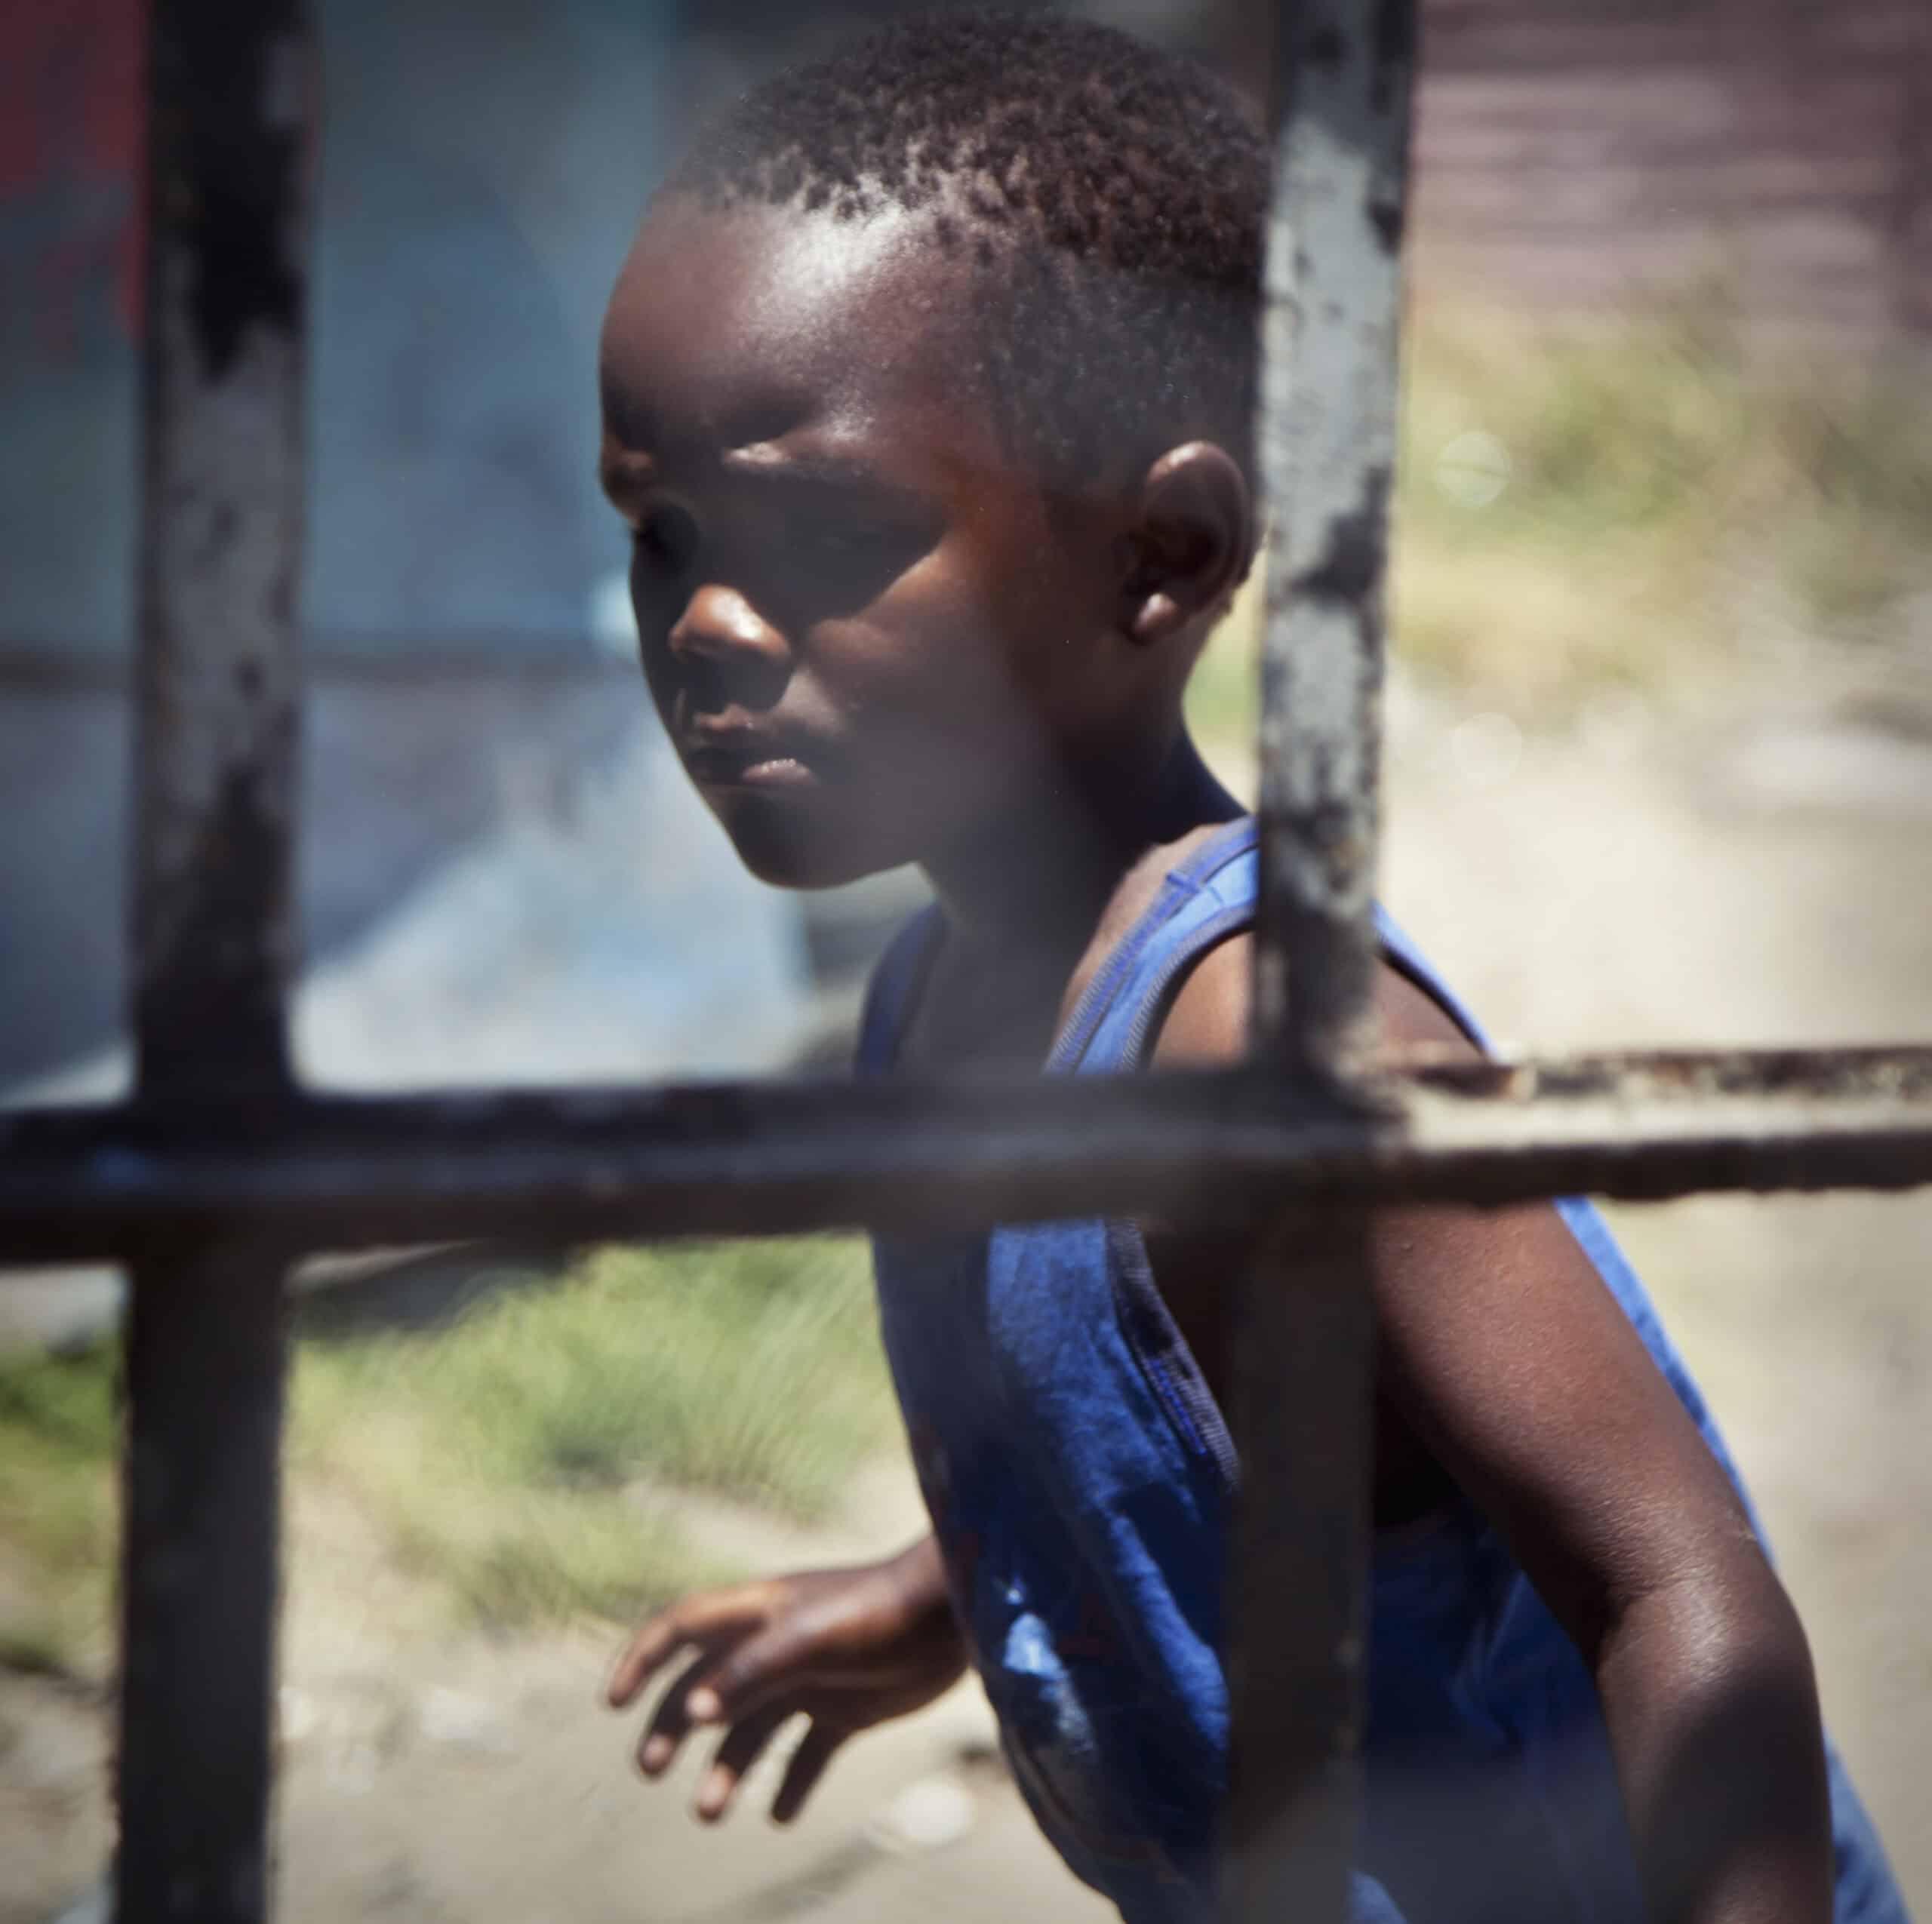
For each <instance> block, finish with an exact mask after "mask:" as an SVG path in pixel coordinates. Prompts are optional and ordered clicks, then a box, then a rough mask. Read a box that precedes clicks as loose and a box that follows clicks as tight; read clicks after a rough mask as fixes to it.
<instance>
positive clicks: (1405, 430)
mask: <svg viewBox="0 0 1932 1924" xmlns="http://www.w3.org/2000/svg"><path fill="white" fill-rule="evenodd" d="M1406 347H1407V355H1408V362H1407V380H1406V383H1405V389H1404V407H1403V419H1402V435H1401V474H1400V477H1399V480H1398V494H1397V504H1396V519H1395V551H1394V558H1393V570H1392V587H1391V601H1392V606H1391V616H1392V643H1393V647H1394V649H1395V652H1396V653H1397V654H1398V656H1400V657H1401V658H1402V659H1405V660H1406V661H1407V662H1408V663H1409V664H1410V665H1411V666H1412V667H1414V668H1416V669H1417V670H1418V671H1420V672H1423V673H1424V674H1426V675H1429V676H1432V677H1434V678H1441V679H1444V680H1447V681H1453V682H1456V683H1459V684H1465V685H1467V686H1469V687H1474V688H1478V689H1481V690H1485V691H1486V692H1487V694H1488V695H1489V696H1491V697H1492V698H1494V699H1496V700H1497V701H1498V702H1500V703H1502V704H1503V705H1509V706H1512V707H1513V708H1518V709H1519V710H1520V709H1540V710H1545V711H1558V712H1560V711H1561V710H1563V709H1565V708H1568V707H1569V706H1570V705H1572V704H1573V703H1574V702H1576V701H1577V700H1578V699H1580V698H1583V697H1585V696H1588V695H1589V694H1590V693H1592V692H1593V691H1595V690H1600V689H1601V688H1602V687H1604V686H1605V685H1606V684H1632V685H1635V686H1637V687H1641V688H1643V689H1644V690H1645V691H1646V692H1649V693H1659V692H1663V691H1665V690H1666V689H1668V688H1669V687H1672V686H1673V685H1675V686H1681V685H1684V684H1687V683H1688V684H1699V683H1706V682H1708V681H1712V680H1714V679H1717V678H1721V677H1723V676H1724V675H1726V674H1727V673H1728V672H1730V669H1731V668H1733V667H1734V666H1735V665H1736V663H1737V660H1738V659H1739V658H1740V656H1755V655H1759V654H1770V655H1774V654H1777V653H1780V652H1789V651H1791V650H1803V649H1804V648H1806V647H1811V646H1822V647H1826V648H1828V649H1829V648H1842V649H1845V650H1861V649H1862V650H1872V649H1880V648H1886V647H1894V646H1898V645H1901V644H1905V643H1906V642H1907V641H1908V640H1909V638H1910V637H1911V636H1912V633H1913V632H1914V629H1917V631H1918V632H1919V634H1920V636H1921V642H1923V640H1924V635H1925V632H1926V631H1927V630H1929V629H1932V613H1928V610H1932V381H1928V380H1927V379H1926V378H1925V377H1926V374H1927V367H1926V362H1925V358H1924V351H1923V349H1909V348H1901V349H1899V350H1898V352H1897V358H1887V357H1885V356H1883V355H1873V354H1872V353H1869V352H1856V353H1854V352H1850V351H1849V350H1844V351H1838V352H1834V351H1833V350H1832V349H1830V348H1829V347H1828V346H1821V345H1819V344H1817V343H1812V344H1810V345H1809V346H1805V347H1803V348H1798V347H1787V348H1783V349H1780V348H1777V347H1774V346H1765V345H1762V344H1760V345H1758V346H1747V345H1746V343H1745V340H1744V337H1743V334H1742V333H1741V332H1740V330H1739V329H1738V328H1737V327H1735V326H1734V325H1733V324H1732V322H1731V320H1730V316H1729V315H1728V314H1727V310H1726V309H1725V308H1724V306H1723V304H1722V303H1721V302H1720V301H1718V300H1715V299H1704V300H1700V301H1697V302H1694V303H1687V304H1686V305H1684V306H1682V307H1681V308H1679V309H1675V310H1672V311H1669V312H1666V313H1664V314H1662V315H1659V316H1657V317H1655V318H1651V319H1649V320H1645V321H1623V322H1619V323H1615V324H1612V323H1610V322H1607V321H1598V322H1595V323H1593V324H1589V325H1588V326H1585V325H1583V324H1577V323H1572V324H1569V325H1568V326H1567V327H1559V326H1557V325H1555V324H1552V323H1551V322H1549V321H1547V320H1546V319H1543V320H1540V319H1537V318H1533V317H1525V316H1521V315H1515V314H1512V313H1510V312H1506V311H1503V310H1500V309H1471V308H1463V309H1460V310H1458V309H1445V308H1444V307H1442V306H1439V305H1438V306H1432V307H1429V308H1426V309H1423V310H1420V311H1419V312H1418V314H1417V317H1416V320H1415V322H1414V325H1413V326H1412V327H1411V333H1410V337H1409V339H1408V340H1407V343H1406ZM1915 357H1916V358H1915ZM1257 618H1258V598H1257V597H1255V596H1254V595H1247V596H1246V597H1244V601H1243V603H1242V604H1241V607H1239V608H1238V610H1237V611H1236V616H1235V619H1234V620H1233V622H1232V623H1231V626H1232V628H1233V629H1234V630H1235V635H1232V636H1230V637H1229V638H1228V640H1227V641H1223V642H1222V643H1221V644H1218V645H1217V648H1216V649H1215V650H1213V651H1211V653H1210V656H1209V658H1208V660H1207V662H1206V663H1205V664H1204V668H1203V671H1202V674H1201V677H1200V678H1198V680H1199V684H1200V685H1199V687H1198V689H1197V692H1196V694H1195V703H1194V713H1195V719H1196V721H1197V724H1198V726H1200V727H1202V728H1203V729H1204V730H1207V732H1210V733H1214V732H1221V731H1226V730H1238V729H1240V728H1242V727H1244V726H1245V724H1246V718H1247V715H1249V714H1251V707H1252V699H1251V693H1250V692H1249V690H1248V687H1247V682H1248V680H1249V676H1250V659H1251V656H1250V650H1251V644H1252V639H1253V634H1254V625H1255V622H1256V621H1257ZM1230 644H1232V645H1230Z"/></svg>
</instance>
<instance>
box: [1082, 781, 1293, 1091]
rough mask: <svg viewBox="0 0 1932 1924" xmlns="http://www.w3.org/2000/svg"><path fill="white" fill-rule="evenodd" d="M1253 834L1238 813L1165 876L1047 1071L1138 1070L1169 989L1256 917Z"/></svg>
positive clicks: (1250, 820) (1103, 967)
mask: <svg viewBox="0 0 1932 1924" xmlns="http://www.w3.org/2000/svg"><path fill="white" fill-rule="evenodd" d="M1255 834H1256V827H1255V822H1254V817H1253V816H1241V817H1240V818H1238V819H1237V820H1235V821H1232V822H1227V823H1226V824H1224V825H1223V826H1222V827H1221V828H1217V829H1216V830H1215V831H1214V833H1213V834H1210V835H1207V836H1206V837H1204V838H1203V839H1202V841H1201V843H1200V844H1199V845H1198V847H1195V849H1194V850H1192V852H1191V853H1189V855H1188V856H1186V858H1185V859H1183V860H1182V861H1180V862H1177V863H1176V865H1174V867H1173V868H1171V869H1170V870H1169V871H1168V873H1167V874H1166V875H1165V876H1164V877H1163V878H1162V880H1161V887H1160V889H1159V890H1158V893H1156V894H1155V897H1154V899H1153V900H1152V902H1149V904H1148V905H1147V906H1146V908H1144V909H1143V910H1142V911H1141V912H1140V914H1139V915H1138V916H1137V917H1136V918H1135V920H1134V924H1133V925H1132V927H1130V928H1129V929H1128V932H1127V933H1126V934H1125V935H1124V936H1122V937H1121V939H1120V940H1119V941H1118V942H1116V943H1115V945H1114V947H1113V948H1112V951H1110V953H1109V954H1108V955H1107V957H1106V960H1104V961H1103V962H1102V964H1100V967H1099V968H1098V969H1097V970H1095V971H1094V978H1093V980H1092V981H1091V982H1089V983H1088V985H1087V987H1086V989H1085V990H1084V992H1083V993H1082V994H1081V997H1080V1000H1079V1001H1078V1003H1076V1004H1075V1007H1074V1010H1073V1013H1072V1015H1071V1016H1069V1018H1068V1019H1067V1021H1066V1024H1065V1025H1064V1026H1063V1028H1062V1029H1061V1031H1060V1035H1059V1037H1058V1038H1057V1040H1056V1041H1055V1042H1054V1048H1053V1053H1052V1054H1051V1056H1048V1059H1047V1067H1048V1069H1049V1070H1057V1071H1067V1070H1072V1069H1078V1068H1082V1067H1086V1068H1094V1069H1131V1068H1138V1067H1139V1066H1140V1059H1141V1057H1142V1056H1143V1053H1145V1050H1146V1045H1147V1043H1148V1040H1149V1035H1150V1033H1151V1031H1152V1027H1153V1025H1154V1022H1155V1020H1156V1019H1158V1016H1159V1014H1160V1013H1161V1010H1162V1009H1163V1008H1164V1007H1165V1003H1166V997H1167V996H1168V994H1170V993H1171V990H1172V988H1173V985H1174V984H1175V983H1176V982H1179V981H1180V979H1181V978H1182V977H1183V976H1185V975H1186V973H1187V970H1189V968H1190V967H1192V965H1193V964H1194V963H1195V962H1196V961H1198V960H1199V959H1200V957H1201V956H1203V955H1204V954H1206V953H1207V951H1208V950H1209V949H1210V948H1213V947H1214V945H1215V944H1216V943H1217V942H1220V941H1223V940H1224V939H1226V936H1229V934H1231V933H1234V932H1235V930H1238V929H1240V928H1241V927H1244V925H1245V924H1249V923H1251V922H1252V921H1254V886H1255V885H1254V842H1255ZM1243 871H1246V872H1245V874H1244V872H1243ZM1222 877H1232V878H1233V886H1232V887H1228V886H1226V884H1223V883H1222V881H1221V878H1222Z"/></svg>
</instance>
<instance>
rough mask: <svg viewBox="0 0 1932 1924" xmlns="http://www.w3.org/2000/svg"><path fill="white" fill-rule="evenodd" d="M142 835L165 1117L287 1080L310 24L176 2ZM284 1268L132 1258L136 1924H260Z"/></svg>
mask: <svg viewBox="0 0 1932 1924" xmlns="http://www.w3.org/2000/svg"><path fill="white" fill-rule="evenodd" d="M309 59H310V50H309V40H308V38H307V35H306V22H305V20H304V18H303V11H302V9H301V8H300V5H299V4H298V0H262V4H259V5H254V6H251V7H247V8H239V9H237V8H233V7H232V6H229V5H226V0H153V4H152V5H151V6H150V8H149V63H150V70H149V114H150V120H149V145H148V168H149V171H148V234H147V282H146V291H147V329H146V350H145V358H144V361H143V402H144V408H145V417H144V432H145V448H144V459H145V472H144V476H143V536H142V549H141V572H140V661H139V664H138V675H137V690H138V700H139V716H138V728H137V779H136V784H135V792H136V795H137V811H138V813H137V820H136V823H135V832H134V851H135V856H134V859H135V872H134V914H133V923H134V1028H135V1035H136V1042H137V1055H138V1059H139V1063H140V1083H141V1088H142V1090H143V1093H144V1094H151V1095H152V1094H166V1095H169V1096H176V1097H182V1098H203V1099H211V1100H220V1101H223V1102H247V1101H249V1100H251V1099H258V1100H261V1101H264V1102H269V1103H272V1102H274V1101H275V1099H277V1098H278V1096H281V1094H282V1093H284V1092H285V1090H286V1089H287V1087H288V1081H289V1074H288V1053H287V1046H286V1040H285V1023H284V1007H283V991H284V985H285V979H286V976H287V973H288V961H289V948H290V944H291V918H290V912H289V873H290V831H291V806H292V796H293V792H294V767H293V761H294V732H295V714H296V708H295V696H296V658H295V629H294V603H295V594H296V583H297V559H298V553H299V543H300V525H301V501H302V493H301V490H302V434H301V423H302V404H303V365H304V363H303V308H304V300H303V295H304V286H303V241H304V231H305V227H306V220H305V210H306V198H307V189H308V173H309V155H308V150H307V139H306V136H307V133H308V128H309V120H310V117H311V116H310V108H311V96H312V85H311V69H310V64H309ZM282 1267H283V1264H282V1261H281V1259H280V1258H279V1257H278V1256H276V1255H275V1254H274V1253H272V1252H266V1251H263V1250H261V1249H252V1248H248V1247H245V1246H238V1245H236V1244H234V1243H227V1244H223V1245H221V1246H208V1245H206V1244H202V1245H197V1246H159V1245H157V1246H155V1247H154V1248H152V1249H150V1250H149V1251H148V1252H145V1253H144V1254H143V1257H142V1259H140V1261H139V1262H137V1264H136V1265H134V1275H133V1284H134V1292H133V1293H134V1304H133V1313H132V1316H131V1320H130V1323H129V1329H128V1343H127V1351H126V1379H125V1380H126V1388H127V1397H128V1412H127V1434H126V1439H125V1504H126V1511H125V1529H124V1536H123V1544H122V1652H123V1655H122V1680H121V1741H120V1750H119V1758H118V1796H119V1802H120V1812H121V1842H120V1851H119V1857H118V1864H117V1868H116V1886H117V1903H118V1916H119V1918H120V1919H122V1924H148V1920H158V1919H189V1918H192V1919H196V1920H198V1924H242V1920H254V1919H260V1917H262V1916H263V1914H264V1912H265V1910H266V1904H267V1898H268V1883H269V1868H268V1850H267V1843H266V1830H267V1821H268V1807H269V1729H270V1717H271V1703H272V1646H273V1637H274V1620H275V1593H276V1551H277V1544H276V1538H277V1524H278V1473H279V1461H278V1455H279V1444H280V1430H281V1397H282V1379H283V1372H284V1356H285V1348H284V1341H283V1324H282V1303H281V1297H282V1291H281V1269H282Z"/></svg>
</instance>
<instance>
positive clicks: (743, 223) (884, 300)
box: [601, 200, 980, 446]
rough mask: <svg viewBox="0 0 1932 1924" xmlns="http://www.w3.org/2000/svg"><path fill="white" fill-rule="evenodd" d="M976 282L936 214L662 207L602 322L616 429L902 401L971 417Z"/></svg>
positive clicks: (850, 414) (952, 419) (746, 423)
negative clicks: (937, 232) (968, 278)
mask: <svg viewBox="0 0 1932 1924" xmlns="http://www.w3.org/2000/svg"><path fill="white" fill-rule="evenodd" d="M965 315H966V290H965V289H964V287H963V285H962V284H961V270H960V269H959V267H958V265H957V264H956V263H955V262H954V261H953V260H952V259H951V258H950V257H949V256H948V255H947V254H946V252H945V250H943V249H942V248H941V247H940V246H939V244H938V242H937V239H936V238H935V236H934V232H933V228H932V224H931V222H930V220H927V219H925V218H924V217H921V216H920V215H918V214H909V213H906V212H904V211H900V210H896V209H895V210H892V211H888V212H885V213H881V214H876V215H874V216H872V217H868V218H866V219H864V220H840V219H838V218H836V217H834V216H832V215H831V214H826V213H815V212H814V213H801V212H798V211H793V210H783V209H777V208H770V207H732V208H729V209H725V210H722V211H715V210H712V209H709V208H706V207H700V206H699V205H697V204H695V203H693V202H691V201H677V200H673V201H671V202H669V203H668V204H663V205H660V207H657V208H655V209H654V210H653V211H652V213H651V215H650V217H648V219H647V220H646V221H645V224H644V226H643V227H642V228H641V229H640V231H639V232H638V237H637V239H636V241H635V243H634V244H632V248H631V251H630V254H629V256H628V257H627V258H626V260H625V263H624V265H623V270H622V272H620V275H619V276H618V278H617V287H616V289H615V290H614V293H613V294H612V295H611V306H610V309H609V312H608V315H606V317H605V324H604V339H603V346H602V350H601V383H602V387H603V392H604V402H605V416H606V423H607V426H608V427H609V428H610V429H611V432H613V433H614V435H616V436H617V438H618V439H619V440H620V441H623V442H625V443H626V444H630V445H633V446H636V445H641V444H645V443H647V442H650V441H655V440H657V438H659V437H660V434H661V433H662V432H664V431H665V429H667V428H669V427H671V426H674V425H675V423H674V421H673V420H667V419H666V417H667V416H671V417H675V418H676V419H677V420H683V421H685V422H687V423H702V424H703V427H704V429H706V432H707V434H709V433H711V432H716V433H721V434H723V435H725V436H726V437H727V438H734V437H737V436H739V435H741V434H742V435H743V436H745V437H748V438H761V436H762V435H763V434H765V433H770V432H775V431H776V430H777V428H778V427H779V426H780V423H781V421H783V420H785V419H786V417H789V418H791V419H794V420H795V419H800V418H803V417H804V416H832V417H838V418H841V419H844V420H849V421H851V422H852V423H854V425H859V424H861V423H865V422H866V421H868V420H871V419H872V418H873V417H875V416H879V415H881V414H883V413H888V412H890V413H892V414H894V415H895V416H900V417H901V418H902V419H903V418H904V417H906V416H909V415H913V414H921V415H928V414H929V415H934V416H944V417H946V419H947V420H948V421H949V425H950V426H952V428H954V429H958V428H960V427H961V426H964V425H965V423H964V422H963V421H962V420H961V414H962V411H964V412H971V413H978V412H980V410H961V407H960V403H961V400H962V398H964V397H963V396H962V395H961V387H962V386H963V385H964V382H963V380H962V376H963V373H964V356H963V352H962V350H963V348H964V342H965Z"/></svg>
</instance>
